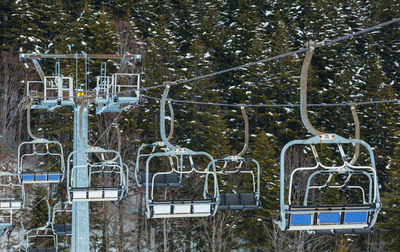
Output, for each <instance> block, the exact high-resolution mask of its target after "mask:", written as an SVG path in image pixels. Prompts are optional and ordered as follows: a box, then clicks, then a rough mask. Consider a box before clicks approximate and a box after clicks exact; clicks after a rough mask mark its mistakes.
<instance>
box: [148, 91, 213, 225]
mask: <svg viewBox="0 0 400 252" xmlns="http://www.w3.org/2000/svg"><path fill="white" fill-rule="evenodd" d="M169 88H170V84H169V83H167V84H166V86H165V89H164V93H163V96H162V99H161V105H160V132H161V138H162V140H163V142H164V143H165V145H166V147H167V148H168V149H169V150H168V151H164V152H158V153H153V154H151V155H150V156H149V157H148V158H147V160H146V183H145V190H146V192H145V195H146V216H147V218H180V217H206V216H213V215H214V214H215V213H216V211H217V208H218V204H219V200H220V199H219V192H218V181H217V175H216V171H215V163H214V159H213V157H212V156H211V155H210V154H208V153H207V152H196V151H192V150H190V149H187V148H181V147H177V146H174V145H172V144H171V143H170V142H169V141H168V139H167V137H166V135H165V103H166V99H167V96H168V92H169ZM175 156H176V157H178V158H179V160H180V162H178V167H177V168H176V169H172V170H171V171H169V172H157V173H155V174H154V176H153V177H152V178H151V177H150V162H151V160H152V159H153V158H159V157H175ZM194 156H200V157H205V158H207V159H209V160H210V161H211V167H212V171H210V170H208V169H205V170H204V171H202V170H198V169H197V168H196V167H195V165H194V162H193V157H194ZM184 158H187V159H188V161H189V163H190V165H189V166H190V169H188V170H184V169H183V167H181V166H183V159H184ZM171 173H177V174H181V173H182V174H184V175H189V174H198V175H199V176H200V177H204V178H205V177H206V176H205V175H212V180H213V185H214V187H213V188H214V189H213V190H214V192H213V194H212V195H209V194H206V193H205V191H206V190H204V192H203V195H202V197H201V198H196V199H194V198H193V197H191V198H192V199H188V196H186V197H187V198H185V199H161V200H160V199H156V198H155V196H154V189H155V180H156V178H157V176H163V175H165V174H171ZM150 179H151V180H152V181H151V182H150ZM191 182H192V181H191ZM189 183H190V182H189ZM204 184H205V183H204ZM184 185H185V184H184V183H183V182H182V186H184ZM191 196H193V195H191ZM189 198H190V196H189Z"/></svg>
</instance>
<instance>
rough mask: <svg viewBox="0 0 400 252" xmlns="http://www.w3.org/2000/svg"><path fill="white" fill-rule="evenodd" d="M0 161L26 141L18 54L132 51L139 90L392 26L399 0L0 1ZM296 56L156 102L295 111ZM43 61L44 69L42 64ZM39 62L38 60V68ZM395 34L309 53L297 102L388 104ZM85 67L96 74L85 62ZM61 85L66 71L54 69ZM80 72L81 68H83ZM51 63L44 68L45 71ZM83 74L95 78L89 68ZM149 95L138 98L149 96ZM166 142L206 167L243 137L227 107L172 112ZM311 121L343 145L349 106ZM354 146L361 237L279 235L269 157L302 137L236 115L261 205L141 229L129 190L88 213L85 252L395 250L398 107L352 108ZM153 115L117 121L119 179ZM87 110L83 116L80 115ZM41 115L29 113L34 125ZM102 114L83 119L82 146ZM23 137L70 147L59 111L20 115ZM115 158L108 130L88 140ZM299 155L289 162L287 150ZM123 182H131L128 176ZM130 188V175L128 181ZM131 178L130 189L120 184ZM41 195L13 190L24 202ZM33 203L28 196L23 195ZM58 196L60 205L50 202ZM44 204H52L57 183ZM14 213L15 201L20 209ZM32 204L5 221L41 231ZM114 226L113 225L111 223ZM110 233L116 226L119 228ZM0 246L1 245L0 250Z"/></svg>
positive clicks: (320, 110)
mask: <svg viewBox="0 0 400 252" xmlns="http://www.w3.org/2000/svg"><path fill="white" fill-rule="evenodd" d="M0 5H1V6H0V50H1V58H0V104H1V105H0V135H2V136H3V137H2V139H1V141H0V161H1V163H2V169H3V170H4V169H10V170H12V169H16V160H17V158H16V150H17V146H18V144H19V143H20V142H22V141H23V140H27V139H28V136H27V132H26V126H25V120H26V118H25V117H26V113H25V111H26V110H24V108H25V107H26V103H25V102H24V101H23V100H22V99H23V97H24V96H25V94H26V90H25V83H26V81H28V80H38V79H39V78H38V76H37V74H36V73H35V72H34V71H33V69H34V68H33V65H31V63H30V62H28V63H26V64H24V63H21V62H19V60H18V53H24V52H41V53H67V52H69V49H68V45H71V44H73V45H74V46H73V47H72V49H71V51H72V52H73V53H75V52H78V53H80V52H82V51H83V52H86V53H120V54H123V53H127V52H128V53H142V54H143V55H144V69H143V71H144V73H145V82H144V84H143V85H144V86H153V85H159V84H161V83H162V82H163V81H166V80H181V79H185V78H191V77H194V76H198V75H202V74H207V73H210V72H214V71H218V70H222V69H225V68H229V67H233V66H237V65H241V64H244V63H246V62H250V61H256V60H259V59H263V58H268V57H270V56H274V55H278V54H281V53H285V52H289V51H292V50H295V49H298V48H301V47H303V45H304V43H305V42H307V41H308V40H317V41H322V40H324V39H328V40H329V39H333V38H336V37H339V36H343V35H345V34H349V33H352V32H355V31H357V30H359V29H362V28H366V27H369V26H372V25H375V24H378V23H382V22H385V21H388V20H391V19H393V18H396V17H398V15H399V13H400V1H397V0H372V1H361V0H357V1H330V0H313V1H301V0H293V1H278V0H269V1H245V0H237V1H227V0H216V1H189V0H178V1H153V0H142V1H134V0H109V1H100V0H93V1H89V0H86V1H73V0H65V1H61V0H54V1H47V0H35V1H28V0H18V1H9V0H2V1H1V2H0ZM303 57H304V54H299V55H295V56H291V57H287V58H284V59H281V60H278V61H273V62H270V63H267V64H263V65H257V66H253V67H248V68H247V69H243V70H239V71H235V72H229V73H225V74H222V75H218V76H215V77H212V78H207V79H204V80H201V81H196V82H193V83H188V84H185V85H181V86H176V87H173V88H172V90H171V93H170V97H171V98H173V99H181V100H194V101H206V102H216V103H244V104H289V103H298V102H299V80H300V78H299V76H300V68H301V64H302V60H303ZM49 64H50V63H49ZM51 64H52V63H51ZM399 64H400V25H399V24H394V25H391V26H387V27H384V28H382V29H379V30H376V31H374V32H371V33H368V34H365V35H362V36H360V37H356V38H352V39H349V40H346V41H344V42H342V43H339V44H335V45H332V46H327V47H324V48H321V49H317V50H316V52H315V56H314V58H313V61H312V66H311V71H310V73H309V85H310V88H309V99H308V100H309V103H342V102H358V101H375V100H384V99H397V98H399V97H398V96H399V94H400V93H399V91H400V85H399V80H400V74H399V71H400V66H399ZM95 66H96V65H95ZM62 67H63V70H62V73H63V74H64V75H71V74H73V71H74V68H73V67H71V66H68V65H66V66H62ZM93 68H94V67H93ZM53 69H54V68H53V65H50V67H49V68H47V69H45V71H47V73H48V74H51V71H53ZM92 71H99V67H97V69H93V70H92ZM161 92H162V90H149V91H146V95H150V96H154V97H160V96H161ZM174 108H175V113H176V117H175V118H176V122H175V124H176V129H175V134H174V138H173V142H174V143H177V144H180V145H182V146H187V147H189V148H191V149H193V150H206V151H208V152H209V153H210V154H211V155H213V156H214V157H215V158H219V157H223V156H226V155H228V154H232V153H237V152H239V151H240V150H241V148H242V144H243V141H244V133H243V128H244V125H243V121H242V119H241V114H240V109H239V108H232V107H226V106H203V105H193V104H180V103H177V104H174ZM310 110H311V115H310V117H311V121H312V122H313V123H314V124H315V125H316V126H317V127H318V128H320V129H323V130H324V131H326V132H335V133H337V134H339V135H342V136H345V137H352V136H353V135H354V129H353V122H352V117H351V112H350V108H349V107H348V106H344V107H313V108H310ZM357 110H358V114H359V117H360V122H361V138H362V139H363V140H365V141H366V142H367V143H369V144H370V145H371V146H372V147H373V148H374V151H375V156H376V163H377V168H378V171H379V181H380V184H381V197H382V198H383V203H384V206H383V209H382V211H381V214H380V217H379V219H378V221H377V225H376V230H375V232H374V233H373V234H370V235H347V236H343V235H334V236H312V235H309V234H307V233H304V232H295V233H282V232H280V231H279V230H278V228H277V226H276V225H274V224H273V222H272V220H273V219H275V218H277V215H278V204H279V202H278V191H279V181H278V180H279V177H278V174H279V173H278V168H279V153H280V150H281V148H282V147H283V145H285V144H286V143H287V142H288V141H290V140H293V139H301V138H303V139H304V138H305V137H307V136H309V135H308V134H307V132H306V130H305V129H304V127H303V126H302V125H301V121H300V114H299V111H298V109H297V108H293V107H285V108H248V114H249V119H250V133H251V137H250V148H249V150H248V152H247V154H246V157H251V158H254V159H257V160H258V161H259V162H260V164H261V167H262V184H261V198H262V208H261V209H260V210H259V211H256V212H246V213H235V212H232V213H221V212H218V213H217V215H216V216H215V217H212V218H204V219H198V218H195V219H173V220H164V221H163V220H161V221H160V220H146V219H145V216H144V209H143V191H142V190H141V189H138V188H136V186H134V183H131V188H130V189H131V190H130V194H129V195H130V198H129V199H128V200H126V201H124V202H123V203H121V204H118V203H115V204H112V203H107V204H101V203H98V204H97V203H96V204H91V206H92V214H91V220H92V221H91V225H92V227H91V231H92V240H91V242H92V247H93V249H98V250H99V251H108V250H111V249H113V248H116V249H118V250H119V251H143V250H146V249H147V250H161V249H163V248H164V247H165V248H167V250H169V251H177V250H180V251H187V250H190V249H192V250H193V251H202V250H207V251H211V250H212V251H230V250H232V249H240V248H242V249H248V250H250V251H396V250H398V248H399V246H400V232H399V231H400V190H399V188H400V180H399V179H400V146H399V144H398V141H399V139H398V138H399V135H400V130H399V122H400V121H399V119H400V117H399V111H400V107H399V104H398V103H384V104H375V105H361V106H358V107H357ZM158 111H159V108H158V105H157V103H156V101H154V100H147V102H146V105H145V107H144V108H138V109H133V110H131V111H130V112H129V113H123V114H122V116H121V117H120V119H119V123H120V128H121V129H122V136H123V143H122V147H123V148H122V155H123V158H124V160H125V162H126V163H128V164H129V166H130V168H131V171H133V167H134V161H135V159H136V156H135V154H136V151H137V149H138V147H139V145H140V144H141V143H144V142H145V143H151V142H154V141H156V140H159V129H158V127H159V118H158ZM92 114H94V111H92ZM40 115H42V116H40ZM112 118H113V116H111V115H101V116H97V117H96V116H92V117H91V130H90V132H89V135H90V139H91V141H92V142H93V141H95V140H96V139H97V138H98V137H99V136H100V134H101V133H102V132H103V130H105V128H106V127H107V126H108V125H109V123H110V122H111V121H112ZM33 126H34V131H35V132H36V134H38V135H41V136H44V137H46V138H49V139H57V140H60V141H61V142H62V143H63V145H64V147H65V153H69V152H70V151H71V148H72V143H71V141H72V138H73V136H72V113H71V111H70V110H69V109H59V110H56V111H53V112H44V111H41V112H40V113H39V112H33ZM98 145H100V146H104V147H106V148H112V149H116V148H117V146H116V133H115V131H114V130H112V131H110V132H109V133H107V134H106V136H105V137H103V138H102V139H101V140H100V142H99V143H98ZM298 155H299V157H298V158H301V157H300V156H301V153H299V154H298ZM131 175H132V173H131ZM132 179H133V178H132ZM131 181H132V180H131ZM45 194H46V190H45V189H40V188H39V189H37V190H35V191H34V192H32V191H30V192H28V193H27V197H28V198H29V200H30V203H29V204H31V205H33V204H35V202H37V201H38V200H39V199H40V198H41V197H43V196H44V195H45ZM36 195H37V196H36ZM63 197H64V198H63ZM52 198H53V202H56V201H58V200H65V186H60V187H59V188H58V189H57V190H56V192H55V193H54V195H52ZM29 204H28V205H29ZM45 209H46V205H43V204H39V206H38V207H37V208H36V209H33V210H32V211H30V212H27V213H25V214H24V215H19V218H20V219H21V220H23V221H24V222H25V223H26V227H25V228H29V227H35V226H38V225H43V224H44V222H45V219H46V218H47V216H46V210H45ZM122 220H123V222H122ZM121 225H123V228H122V229H121V228H120V226H121ZM1 246H3V247H4V246H6V244H5V243H2V244H0V247H1Z"/></svg>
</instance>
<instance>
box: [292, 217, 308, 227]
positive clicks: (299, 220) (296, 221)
mask: <svg viewBox="0 0 400 252" xmlns="http://www.w3.org/2000/svg"><path fill="white" fill-rule="evenodd" d="M311 218H312V214H292V215H291V219H290V225H293V226H300V225H311V221H312V220H311Z"/></svg>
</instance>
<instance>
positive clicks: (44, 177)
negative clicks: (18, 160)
mask: <svg viewBox="0 0 400 252" xmlns="http://www.w3.org/2000/svg"><path fill="white" fill-rule="evenodd" d="M36 180H39V181H45V180H47V175H46V174H37V175H36Z"/></svg>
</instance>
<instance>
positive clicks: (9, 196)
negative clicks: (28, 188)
mask: <svg viewBox="0 0 400 252" xmlns="http://www.w3.org/2000/svg"><path fill="white" fill-rule="evenodd" d="M0 189H1V190H0V229H1V230H6V229H8V228H10V227H11V226H12V225H13V214H14V212H15V211H18V210H20V209H22V208H24V206H25V190H24V187H23V185H22V183H21V179H20V176H19V175H18V174H15V173H10V172H0Z"/></svg>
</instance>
